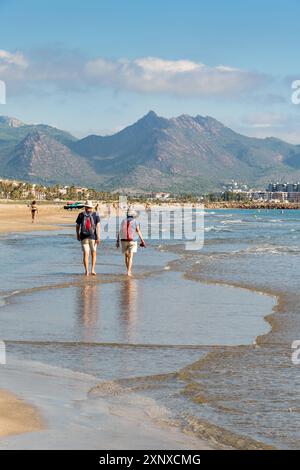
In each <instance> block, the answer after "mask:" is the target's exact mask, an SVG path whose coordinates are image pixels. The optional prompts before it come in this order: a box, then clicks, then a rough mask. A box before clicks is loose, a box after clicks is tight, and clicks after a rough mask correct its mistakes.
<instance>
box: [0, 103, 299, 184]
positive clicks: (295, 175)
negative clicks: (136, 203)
mask: <svg viewBox="0 0 300 470" xmlns="http://www.w3.org/2000/svg"><path fill="white" fill-rule="evenodd" d="M0 177H2V178H15V179H21V180H24V181H31V182H37V183H43V184H56V183H59V184H75V185H85V186H92V187H95V188H97V189H102V190H123V191H129V192H143V191H147V192H148V191H171V192H174V193H182V192H205V191H209V190H210V191H212V190H217V189H220V188H221V187H222V185H223V184H224V183H227V182H229V181H230V180H231V179H235V180H237V181H239V182H242V183H245V184H248V185H250V186H255V187H265V185H266V184H267V183H268V182H270V181H271V180H279V181H281V180H283V179H284V180H290V181H295V180H300V145H292V144H289V143H287V142H284V141H282V140H280V139H276V138H274V137H268V138H265V139H258V138H254V137H247V136H244V135H241V134H239V133H237V132H235V131H233V130H232V129H230V128H229V127H226V126H224V125H223V124H222V123H220V122H219V121H217V120H216V119H214V118H212V117H209V116H206V117H203V116H200V115H197V116H195V117H192V116H189V115H187V114H182V115H180V116H178V117H174V118H170V119H167V118H164V117H161V116H158V115H157V114H156V113H155V112H154V111H149V112H148V113H147V114H146V115H145V116H143V117H142V118H141V119H139V120H138V121H137V122H135V123H134V124H132V125H130V126H128V127H125V128H124V129H122V130H121V131H119V132H117V133H115V134H113V135H109V136H100V135H89V136H87V137H85V138H83V139H76V138H75V137H74V136H72V135H71V134H70V133H68V132H65V131H62V130H60V129H57V128H55V127H51V126H47V125H45V124H36V125H33V124H32V125H29V124H24V123H22V122H21V121H19V120H18V119H16V118H11V117H6V116H0Z"/></svg>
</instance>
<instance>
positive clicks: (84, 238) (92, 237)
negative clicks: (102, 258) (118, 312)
mask: <svg viewBox="0 0 300 470" xmlns="http://www.w3.org/2000/svg"><path fill="white" fill-rule="evenodd" d="M97 209H98V207H97ZM136 217H137V213H136V212H135V211H133V210H132V209H129V210H128V211H127V216H126V218H125V219H124V220H122V222H121V226H120V231H119V233H118V234H117V242H116V247H117V248H119V246H120V242H121V246H122V253H123V254H124V261H125V266H126V269H127V275H128V276H132V263H133V255H134V253H136V252H137V241H136V238H137V237H139V239H140V246H142V247H145V246H146V245H145V242H144V239H143V235H142V233H141V230H140V226H139V224H138V223H137V222H136ZM76 236H77V240H78V241H80V242H81V248H82V252H83V265H84V269H85V275H86V276H89V274H91V275H93V276H96V271H95V268H96V261H97V247H98V245H99V244H100V241H101V240H100V216H99V212H98V211H97V212H95V211H94V210H93V203H92V201H86V202H85V205H84V212H81V213H80V214H79V215H78V217H77V219H76ZM90 255H91V272H89V258H90Z"/></svg>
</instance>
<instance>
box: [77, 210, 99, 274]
mask: <svg viewBox="0 0 300 470" xmlns="http://www.w3.org/2000/svg"><path fill="white" fill-rule="evenodd" d="M76 235H77V240H78V241H80V242H81V248H82V252H83V265H84V269H85V275H86V276H88V275H89V257H90V254H91V257H92V269H91V274H92V275H93V276H96V271H95V266H96V260H97V246H98V245H99V243H100V217H99V215H97V213H96V212H94V211H93V203H92V201H86V202H85V204H84V212H81V213H80V214H79V215H78V217H77V219H76Z"/></svg>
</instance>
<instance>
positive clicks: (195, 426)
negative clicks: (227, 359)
mask: <svg viewBox="0 0 300 470" xmlns="http://www.w3.org/2000/svg"><path fill="white" fill-rule="evenodd" d="M44 207H45V206H42V208H44ZM50 207H51V210H50V211H49V212H50V213H48V214H47V216H45V219H47V218H48V220H55V222H54V223H57V224H58V225H57V226H52V229H53V230H54V229H58V228H61V227H60V226H59V225H60V224H66V223H72V222H73V223H74V219H75V218H76V214H77V212H74V213H73V212H71V213H66V211H63V212H62V211H59V208H58V207H57V206H52V205H50ZM21 209H24V205H23V206H21ZM104 209H105V206H104V205H103V206H102V210H104ZM53 211H57V214H53ZM58 216H59V217H58ZM65 216H66V217H65ZM52 217H53V219H52ZM45 219H43V220H42V221H41V222H45ZM62 219H64V220H63V222H62V221H61V220H62ZM67 221H68V222H67ZM26 223H27V227H28V231H30V230H32V229H33V227H32V224H31V223H28V222H26ZM34 229H35V230H48V228H47V224H46V223H45V225H43V223H41V224H40V225H38V224H36V225H34ZM10 231H11V230H6V232H10ZM24 231H25V230H24ZM2 233H4V231H2ZM176 261H177V262H178V261H179V262H180V260H178V259H177V260H176ZM176 261H174V263H176ZM202 269H203V266H202ZM191 274H192V273H189V274H187V278H190V279H191V280H192V279H193V280H199V278H198V279H195V278H194V276H190V275H191ZM201 277H202V279H201V282H207V283H209V284H225V285H228V286H232V287H240V288H244V289H247V290H254V291H256V292H258V293H264V294H266V295H273V296H275V297H277V300H278V293H275V292H270V291H269V292H267V291H264V289H260V288H253V289H251V287H250V288H249V286H248V285H245V284H244V285H243V284H242V283H241V284H240V285H238V284H237V283H234V282H226V281H221V280H217V279H216V280H212V279H209V278H205V279H204V277H205V276H201ZM277 308H278V307H275V308H274V311H273V312H272V313H269V314H268V315H267V316H266V317H265V320H266V321H267V322H268V323H269V324H270V326H271V327H273V325H272V321H270V320H271V318H270V317H272V319H273V315H274V313H275V312H276V310H277ZM270 334H272V331H270V332H269V333H267V335H270ZM265 337H266V335H263V336H258V337H257V338H256V340H257V341H256V342H258V341H259V340H261V338H265ZM252 348H253V347H252V346H250V345H249V346H247V347H246V348H245V349H247V350H250V349H252ZM219 353H220V352H218V351H216V352H215V353H213V354H212V355H210V356H209V357H214V356H216V358H218V359H219ZM221 354H222V351H221ZM200 361H202V362H203V364H204V365H205V362H206V361H205V359H203V360H200ZM191 366H192V364H191ZM208 426H210V425H209V424H208V423H205V425H203V424H201V423H200V422H197V420H196V419H195V420H191V421H190V422H189V426H188V427H187V428H186V431H187V432H191V433H192V434H193V435H194V436H195V435H198V437H199V438H200V439H202V442H204V443H205V441H206V440H208V442H210V441H211V440H212V441H214V437H217V438H216V441H219V438H220V436H221V437H222V436H223V437H224V436H227V433H225V434H224V430H222V428H220V429H219V431H218V436H216V434H215V431H216V427H215V426H214V425H211V432H208V431H207V429H208ZM23 432H26V431H23ZM205 438H208V439H205ZM211 438H212V439H211ZM231 439H232V436H231V435H228V441H227V440H225V439H224V440H223V443H222V444H223V445H225V446H226V445H230V444H231V445H232V440H231ZM224 441H225V442H224ZM240 443H242V446H241V447H242V448H248V447H247V446H248V445H249V444H250V442H249V441H248V440H246V439H243V438H242V437H240V438H239V437H236V446H233V447H235V448H239V447H240ZM245 444H246V447H243V446H244V445H245ZM255 444H256V443H254V442H253V447H252V448H257V447H255ZM257 444H258V448H268V447H267V446H266V447H265V446H264V445H262V446H261V447H260V443H257ZM204 445H206V444H204ZM251 445H252V443H251ZM220 447H221V443H220ZM241 447H240V448H241ZM204 448H207V447H204Z"/></svg>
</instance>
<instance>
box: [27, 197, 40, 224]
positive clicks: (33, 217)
mask: <svg viewBox="0 0 300 470" xmlns="http://www.w3.org/2000/svg"><path fill="white" fill-rule="evenodd" d="M29 207H30V211H31V222H32V223H33V224H34V222H35V220H36V216H37V214H38V208H37V205H36V201H32V203H31V204H30V206H29Z"/></svg>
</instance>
